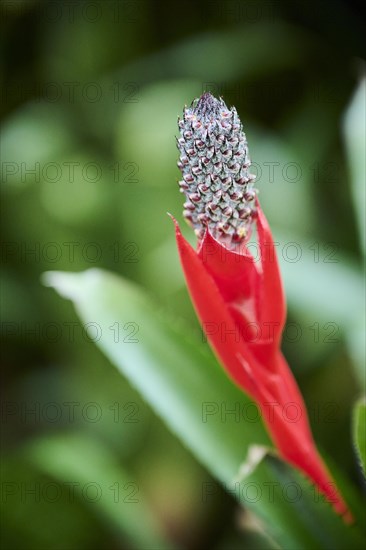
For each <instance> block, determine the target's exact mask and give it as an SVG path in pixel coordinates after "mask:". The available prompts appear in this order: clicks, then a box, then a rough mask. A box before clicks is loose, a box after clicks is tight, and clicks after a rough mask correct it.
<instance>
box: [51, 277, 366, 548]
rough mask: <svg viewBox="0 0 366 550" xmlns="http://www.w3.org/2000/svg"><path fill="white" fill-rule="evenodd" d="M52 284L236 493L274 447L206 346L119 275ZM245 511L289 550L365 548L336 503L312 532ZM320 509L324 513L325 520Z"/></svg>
mask: <svg viewBox="0 0 366 550" xmlns="http://www.w3.org/2000/svg"><path fill="white" fill-rule="evenodd" d="M45 281H46V284H48V285H49V286H53V287H54V288H56V289H57V291H58V292H59V293H60V294H61V295H62V296H64V297H66V298H69V299H71V300H73V302H74V304H75V307H76V310H77V312H78V314H79V316H80V318H81V320H82V321H83V323H85V325H84V329H85V328H87V325H88V324H90V325H89V326H93V327H94V334H95V333H96V331H95V328H96V327H97V328H98V330H97V337H96V338H95V339H96V340H97V342H96V343H97V344H98V346H99V347H100V348H101V349H102V350H103V351H104V352H105V354H106V355H107V356H108V357H109V358H110V360H111V361H112V362H113V363H114V364H115V365H116V366H117V367H118V368H119V369H120V370H121V372H122V373H123V374H124V375H125V376H126V377H127V378H128V379H129V381H130V382H131V383H132V384H133V385H134V386H135V387H136V388H137V389H138V390H139V391H140V392H141V394H142V395H143V396H144V397H145V399H146V400H147V401H148V402H149V403H150V405H151V406H152V407H153V408H154V409H155V411H156V412H157V413H158V414H159V415H160V416H161V417H162V419H163V420H164V422H165V423H166V424H167V425H168V426H169V427H170V429H171V430H172V431H173V432H175V433H176V434H177V436H178V437H179V438H180V439H181V440H182V441H183V442H184V443H185V444H186V445H187V446H188V447H189V448H190V449H191V451H192V452H193V454H194V455H195V456H196V457H197V458H198V459H199V460H200V461H201V462H202V463H203V464H204V465H205V466H206V467H207V469H208V470H209V471H210V472H211V473H212V474H213V475H214V476H215V477H216V478H217V479H218V480H220V482H221V483H222V484H224V486H225V488H226V489H227V490H228V491H231V492H233V491H235V487H236V486H237V476H238V472H239V470H240V465H241V464H242V463H243V460H244V458H245V457H246V456H247V454H248V451H249V448H250V446H251V445H253V444H256V445H257V446H258V445H259V446H263V445H268V443H269V439H268V436H267V434H266V432H265V430H264V427H263V425H262V422H261V421H260V420H259V418H258V417H255V414H254V405H253V404H252V403H251V402H250V400H249V399H248V398H247V397H246V396H245V395H244V394H243V393H242V392H241V391H240V390H239V389H238V388H237V387H235V386H234V385H233V384H232V383H231V382H230V380H229V379H228V378H227V376H226V374H225V373H224V371H223V369H222V368H221V367H220V366H219V365H218V364H217V362H216V361H214V360H213V359H212V356H211V355H210V354H207V353H206V352H205V346H203V345H201V346H200V345H199V343H198V342H191V341H190V340H189V339H188V338H187V334H186V333H185V331H184V330H183V329H182V327H180V326H177V324H176V323H174V322H172V321H170V320H167V319H166V318H163V317H162V316H161V314H159V312H157V310H156V307H155V306H154V304H153V303H151V302H150V301H149V299H148V298H147V297H146V296H145V295H144V294H143V292H142V291H141V290H140V289H139V288H138V287H136V286H135V285H133V284H132V283H130V282H127V281H125V280H123V279H121V278H118V277H117V276H115V275H112V274H110V273H107V272H103V271H101V270H97V269H93V270H89V271H86V272H83V273H77V274H75V273H60V272H51V273H48V274H46V278H45ZM116 329H118V331H117V332H116ZM258 471H259V473H261V472H262V470H258ZM251 475H252V478H251V479H253V481H255V482H256V483H260V484H262V487H263V488H264V489H265V488H266V485H265V484H266V483H272V484H273V483H280V486H281V483H282V482H283V480H282V479H279V478H278V471H277V470H276V469H268V468H267V469H266V470H265V472H264V474H263V475H262V474H261V475H257V473H256V469H254V470H253V473H252V474H251ZM202 489H204V488H202ZM236 496H237V495H236ZM245 506H246V507H248V508H249V509H251V510H252V511H253V512H254V513H255V514H256V515H257V516H258V517H260V518H261V519H262V521H263V523H264V528H265V529H272V530H273V529H274V524H276V528H275V529H274V531H273V532H274V535H273V536H274V537H275V542H276V543H277V544H279V545H280V546H281V547H283V548H289V549H290V548H291V550H292V549H293V548H308V547H309V546H308V542H309V541H310V540H311V541H312V542H314V541H316V544H315V542H314V544H313V547H315V548H320V547H321V546H322V541H323V539H324V537H327V540H328V539H329V540H332V541H333V542H332V546H330V547H331V548H339V549H341V548H342V549H343V548H344V545H343V546H342V545H341V544H338V541H340V542H341V543H342V544H343V541H344V540H346V539H347V537H348V535H349V536H350V537H351V539H350V541H351V542H350V544H351V545H352V547H353V548H356V547H362V544H359V540H360V539H357V536H356V535H355V536H354V537H355V538H353V535H352V532H351V530H350V529H349V528H348V527H346V526H345V525H344V524H343V522H342V520H341V519H340V518H339V517H338V516H337V515H336V514H335V513H334V512H333V510H332V509H331V507H330V505H329V504H324V503H321V504H319V503H318V502H312V503H310V502H309V503H308V504H307V506H309V507H311V506H312V521H314V525H313V526H312V527H311V531H310V532H308V531H309V525H307V523H306V521H305V520H306V516H304V517H303V516H302V514H299V515H298V516H297V515H296V514H294V513H293V511H292V508H291V506H288V505H286V506H284V504H283V503H282V502H280V503H279V504H278V509H277V505H276V506H274V505H273V504H271V503H269V506H266V505H265V503H264V502H263V500H260V501H255V502H253V501H251V500H250V499H246V501H245ZM319 506H321V509H322V510H323V509H324V511H322V515H321V516H320V517H319V519H317V518H318V516H317V510H318V507H319ZM272 514H273V517H272ZM278 516H281V518H282V519H281V522H280V523H278V522H277V519H276V518H277V517H278ZM273 518H274V519H273ZM304 521H305V523H304ZM277 523H278V524H277ZM324 530H325V531H326V532H325V533H324V532H323V531H324ZM328 531H329V532H328ZM333 532H334V533H335V535H333V534H332V533H333ZM341 535H342V536H341ZM355 541H356V542H357V544H355ZM357 545H358V546H357Z"/></svg>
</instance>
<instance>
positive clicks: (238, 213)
mask: <svg viewBox="0 0 366 550" xmlns="http://www.w3.org/2000/svg"><path fill="white" fill-rule="evenodd" d="M178 127H179V129H180V137H179V139H177V145H178V149H179V151H180V159H179V162H178V167H179V168H180V170H181V171H182V174H183V182H180V184H179V185H180V190H181V191H182V192H183V193H184V194H185V195H186V197H187V199H188V201H187V202H186V203H185V205H184V208H185V210H184V213H183V214H184V216H185V218H186V220H187V221H188V222H189V224H190V225H192V227H193V228H194V230H195V232H196V234H197V235H198V236H199V237H202V235H203V233H204V230H205V229H206V228H208V229H209V231H210V232H211V234H212V235H213V236H214V237H215V238H216V239H218V240H220V239H221V240H223V241H225V242H226V243H228V244H237V243H240V242H242V241H243V240H245V239H247V238H248V236H249V234H250V227H251V224H252V222H253V219H254V218H255V215H256V212H255V201H254V199H255V196H256V190H255V189H254V188H253V181H254V179H255V176H254V175H253V174H250V173H249V171H248V170H249V167H250V165H251V162H250V158H249V154H248V144H247V141H246V137H245V134H244V132H243V127H242V124H241V122H240V119H239V117H238V114H237V112H236V109H235V107H232V108H231V109H228V107H227V106H226V104H225V102H224V101H223V99H221V98H220V99H216V98H215V97H213V96H212V95H211V94H210V93H205V94H203V95H202V96H201V97H200V98H199V99H195V100H194V101H193V103H192V105H191V106H190V107H186V108H185V109H184V113H183V119H179V120H178Z"/></svg>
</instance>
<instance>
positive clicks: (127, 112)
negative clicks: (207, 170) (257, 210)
mask: <svg viewBox="0 0 366 550" xmlns="http://www.w3.org/2000/svg"><path fill="white" fill-rule="evenodd" d="M0 8H1V18H2V27H3V32H2V41H1V48H2V73H3V87H2V102H1V118H2V136H1V142H2V143H1V157H2V187H1V200H2V264H3V268H2V274H1V293H2V308H3V311H2V330H1V340H2V350H3V352H2V373H3V385H2V421H3V428H2V437H3V442H2V443H3V458H2V473H3V480H2V488H3V489H4V496H3V499H2V507H3V510H2V535H1V536H2V539H3V547H4V548H7V549H19V548H22V549H28V548H32V549H33V548H37V549H39V548H55V549H56V548H57V549H66V548H67V549H68V548H78V549H79V548H82V549H94V548H109V549H110V548H115V549H121V548H138V547H141V546H139V543H138V539H135V540H134V534H136V532H137V531H138V530H140V529H141V530H143V529H144V521H143V519H142V516H140V515H139V513H134V511H133V506H131V517H130V518H129V520H128V522H127V523H126V522H122V523H121V522H120V521H119V518H118V515H117V516H116V511H115V506H113V499H112V496H113V495H114V493H113V490H111V491H110V493H109V497H108V498H101V499H100V500H97V499H96V498H94V493H93V491H95V490H96V489H95V485H90V486H87V484H88V483H91V482H98V480H100V479H101V478H103V476H104V475H106V470H108V469H109V470H110V472H109V473H110V475H111V477H112V478H113V472H114V473H115V476H116V477H115V478H113V479H119V480H124V481H121V484H122V486H123V487H124V488H125V489H124V491H125V494H126V495H130V497H131V498H133V493H134V490H135V489H136V488H137V487H138V488H139V490H140V489H141V491H142V492H143V494H144V498H145V501H144V502H145V504H144V505H145V506H146V509H147V514H148V515H149V517H150V516H151V517H152V521H153V522H154V523H156V524H158V525H159V527H160V528H161V530H162V532H163V533H164V536H165V537H166V540H167V547H169V548H173V547H177V548H189V549H195V548H202V547H203V546H204V547H206V548H236V547H238V548H239V547H240V548H243V547H247V548H254V547H255V545H256V544H257V543H256V541H255V540H254V538H252V535H250V534H247V535H245V536H243V534H241V535H240V537H241V538H239V531H240V520H239V519H238V510H237V504H236V502H235V501H234V499H233V498H232V496H231V495H229V494H227V493H225V492H224V491H218V492H217V493H216V494H215V495H214V496H213V497H212V499H210V502H202V498H201V493H200V490H199V489H198V488H199V487H200V486H202V483H204V482H210V481H212V480H211V477H210V475H209V473H207V472H206V471H205V469H204V468H203V467H202V466H200V464H199V463H198V462H197V461H196V460H195V459H194V458H193V457H192V456H191V455H190V453H189V452H188V451H187V450H186V449H185V448H184V446H183V445H182V444H181V443H180V442H179V441H178V439H177V438H176V437H175V436H174V435H172V434H171V433H169V431H168V430H167V429H166V428H165V427H164V425H163V423H162V422H161V420H160V419H158V418H157V417H156V416H155V415H154V414H153V412H152V411H151V410H150V408H149V406H148V405H147V404H146V403H145V402H144V401H143V400H142V399H141V397H140V396H139V395H138V394H137V393H136V392H135V391H134V390H133V389H132V388H131V387H130V385H129V384H128V382H127V381H125V380H124V379H123V377H122V376H121V375H120V374H119V373H118V372H117V370H116V369H115V367H114V366H113V365H111V364H110V363H109V361H108V360H107V359H105V358H104V357H103V355H102V354H101V352H100V351H99V350H98V349H97V347H96V346H95V344H94V342H93V334H92V333H90V331H89V333H88V331H87V330H85V329H84V328H83V327H82V326H81V325H80V323H79V321H78V319H77V316H76V314H75V312H74V309H73V307H72V305H71V304H70V303H69V302H66V301H64V300H62V299H61V298H60V297H59V296H57V295H56V293H55V292H54V291H52V290H51V289H48V288H45V287H44V286H43V285H42V282H41V275H42V273H44V272H45V271H48V270H55V269H56V270H66V271H81V270H84V269H87V268H90V267H102V268H105V269H108V270H111V271H113V272H115V273H117V274H119V275H122V276H123V277H126V278H127V279H131V280H133V281H135V282H136V283H138V284H139V285H141V286H142V287H143V288H144V289H145V290H146V291H147V292H148V293H149V294H150V296H151V297H152V299H153V300H154V301H155V302H156V304H157V307H158V308H160V309H161V311H162V312H163V313H164V312H165V311H166V312H168V313H169V315H172V316H174V317H176V318H179V319H184V320H185V321H187V322H188V324H189V326H190V330H191V331H192V336H193V337H194V338H196V339H197V342H199V341H201V340H202V337H201V333H200V329H199V326H198V323H197V321H196V319H195V316H194V313H193V310H192V306H191V304H190V301H189V298H188V295H187V291H186V288H185V285H184V281H183V278H182V275H181V271H180V266H179V263H178V257H177V253H176V250H175V243H174V236H173V228H172V224H171V221H170V220H169V218H168V217H167V215H166V212H167V211H169V212H171V213H172V214H174V215H175V216H176V217H177V218H178V219H179V220H180V221H182V217H181V211H182V195H180V193H179V192H178V186H177V180H178V179H179V172H178V169H177V167H176V160H177V156H178V154H177V150H176V146H175V135H176V134H177V126H176V121H177V116H178V115H180V114H181V112H182V109H183V106H184V105H185V104H189V103H190V102H191V101H192V100H193V99H194V98H195V97H197V96H199V95H200V94H201V93H203V92H204V91H211V92H212V93H214V94H215V95H216V96H219V95H221V96H223V98H224V99H225V101H226V102H227V103H228V104H229V105H235V106H236V108H237V110H238V112H239V115H240V117H241V120H242V122H243V124H244V128H245V131H246V134H247V138H248V140H249V147H250V152H251V157H252V160H253V163H254V165H253V172H256V173H257V187H258V189H259V192H260V199H261V202H262V205H263V208H264V210H265V213H266V215H267V217H268V219H269V221H270V223H271V226H272V227H273V231H274V233H275V235H276V236H278V239H279V241H280V242H281V243H282V245H281V246H280V247H279V256H280V259H281V262H282V267H283V273H284V278H285V284H286V291H287V295H288V301H289V314H288V328H287V331H286V333H285V337H284V343H283V348H284V352H285V354H286V356H287V357H288V359H289V361H290V364H291V365H292V368H293V370H294V372H295V375H296V377H297V379H298V381H299V383H300V385H301V388H302V390H303V392H304V395H305V398H306V401H307V404H308V406H309V411H310V417H311V421H312V425H313V429H314V433H315V437H316V439H317V441H318V442H319V444H320V446H321V448H322V449H323V450H324V451H325V452H327V453H328V454H329V455H331V457H332V459H333V461H334V463H335V464H337V466H338V467H339V468H342V469H343V471H344V472H345V474H346V475H347V476H348V477H349V478H350V479H351V481H352V482H353V483H354V485H355V486H360V485H361V479H360V476H359V471H358V468H357V461H356V459H355V456H354V453H353V451H352V443H351V437H350V415H351V410H352V405H353V403H354V401H355V399H356V398H357V397H358V396H359V395H360V394H361V393H362V389H363V376H362V365H363V360H364V355H363V354H364V345H363V312H362V302H363V284H362V265H363V263H362V258H363V251H364V241H363V240H362V237H361V235H362V224H363V223H364V222H363V220H364V217H363V216H364V205H363V192H364V191H363V186H364V180H363V178H364V173H363V170H364V164H363V154H364V152H363V146H364V141H362V140H364V118H363V117H364V108H365V106H364V102H365V91H364V84H363V83H362V82H364V81H362V78H363V74H364V61H363V59H364V57H365V51H364V42H363V36H362V31H363V22H362V15H361V2H356V1H348V2H346V1H341V0H332V1H328V2H325V1H321V2H310V1H305V0H304V1H302V0H288V1H286V0H265V1H254V0H227V1H224V0H212V1H202V2H193V1H192V2H190V1H184V0H182V1H181V2H179V3H171V4H165V3H163V2H158V1H147V0H126V1H125V0H120V1H118V0H112V1H110V0H105V1H101V0H96V1H87V0H85V1H80V2H79V1H74V0H72V1H70V2H62V1H59V2H55V1H36V0H24V1H21V0H14V1H11V0H4V1H1V3H0ZM185 234H186V235H187V237H188V238H189V239H190V240H191V242H193V235H191V232H190V230H189V229H188V228H187V229H185ZM283 243H285V244H283ZM34 445H36V449H38V452H33V453H29V448H33V447H32V446H34ZM60 457H61V458H60ZM89 457H90V458H91V457H93V460H90V462H89ZM109 470H108V471H109ZM72 483H74V484H76V485H75V487H76V488H75V494H74V497H73V498H71V496H70V490H69V489H70V486H71V485H72ZM60 487H61V490H60ZM45 488H46V489H45ZM44 489H45V492H44ZM66 489H67V490H66ZM361 489H362V488H361ZM32 491H33V493H32ZM131 495H132V496H131ZM127 524H128V525H129V526H130V527H128V526H127V527H126V525H127Z"/></svg>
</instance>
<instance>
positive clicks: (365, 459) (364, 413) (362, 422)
mask: <svg viewBox="0 0 366 550" xmlns="http://www.w3.org/2000/svg"><path fill="white" fill-rule="evenodd" d="M353 441H354V444H355V447H356V451H357V454H358V457H359V459H360V463H361V468H362V470H363V473H364V475H365V476H366V398H365V397H364V398H362V399H360V400H359V401H358V402H357V403H356V405H355V408H354V413H353Z"/></svg>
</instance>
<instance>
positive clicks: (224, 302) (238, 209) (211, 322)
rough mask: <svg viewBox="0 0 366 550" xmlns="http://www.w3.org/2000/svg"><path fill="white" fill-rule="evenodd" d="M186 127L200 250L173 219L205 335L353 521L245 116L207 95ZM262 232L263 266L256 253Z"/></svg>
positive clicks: (189, 195)
mask: <svg viewBox="0 0 366 550" xmlns="http://www.w3.org/2000/svg"><path fill="white" fill-rule="evenodd" d="M178 124H179V129H180V137H179V139H178V140H177V144H178V148H179V151H180V159H179V162H178V167H179V168H180V170H181V171H182V174H183V179H182V181H180V182H179V186H180V190H181V191H182V192H183V193H184V194H185V196H186V202H185V204H184V213H183V214H184V217H185V218H186V220H187V222H188V223H189V225H190V226H191V227H193V229H194V231H195V233H196V235H197V237H198V245H197V251H195V250H194V249H193V248H192V247H191V245H190V244H189V243H188V242H187V241H186V240H185V239H184V237H183V236H182V234H181V231H180V229H179V225H178V223H177V222H176V221H175V220H174V218H173V221H174V223H175V227H176V239H177V245H178V250H179V255H180V260H181V264H182V267H183V271H184V274H185V278H186V282H187V285H188V289H189V292H190V296H191V299H192V302H193V304H194V307H195V310H196V313H197V316H198V318H199V320H200V322H201V325H202V328H203V331H204V332H205V334H206V336H207V339H208V341H209V343H210V345H211V347H212V348H213V350H214V351H215V353H216V355H217V357H218V358H219V360H220V362H221V363H222V365H223V366H224V368H225V370H226V371H227V373H228V374H229V376H230V377H231V378H232V380H234V382H235V383H236V384H237V385H238V386H239V387H240V388H241V389H242V390H243V391H244V392H245V393H246V394H247V395H249V396H250V397H251V398H252V399H253V400H254V401H255V402H256V403H257V405H258V407H259V408H260V411H261V413H262V416H263V419H264V422H265V424H266V427H267V430H268V432H269V434H270V436H271V438H272V441H273V443H274V444H275V445H276V447H277V449H278V452H279V454H280V456H281V457H282V458H283V459H285V460H286V461H288V462H289V463H290V464H291V465H292V466H294V467H296V468H298V469H299V470H300V471H301V472H303V473H304V474H305V475H306V476H307V477H308V478H309V479H310V480H311V481H312V482H313V483H314V484H315V485H316V486H317V487H318V488H319V490H320V491H321V493H322V494H324V495H325V496H326V498H327V499H328V500H329V501H330V502H332V504H333V506H334V508H335V510H336V511H337V512H338V513H339V514H341V515H343V517H344V519H345V521H348V522H351V521H352V515H351V513H350V512H349V510H348V508H347V505H346V503H345V502H344V500H343V498H342V496H341V494H340V492H339V491H338V489H337V488H336V485H335V483H334V480H333V479H332V477H331V475H330V473H329V471H328V469H327V467H326V466H325V464H324V462H323V460H322V458H321V457H320V455H319V453H318V451H317V449H316V446H315V443H314V440H313V437H312V434H311V430H310V425H309V421H308V416H307V413H306V408H305V404H304V401H303V398H302V396H301V393H300V390H299V388H298V386H297V383H296V381H295V378H294V376H293V374H292V372H291V370H290V368H289V366H288V364H287V362H286V360H285V358H284V356H283V355H282V353H281V349H280V345H281V336H282V331H283V328H284V324H285V319H286V302H285V296H284V290H283V284H282V279H281V274H280V270H279V265H278V260H277V255H276V251H275V246H274V242H273V238H272V234H271V230H270V227H269V225H268V222H267V220H266V218H265V217H264V214H263V212H262V209H261V207H260V204H259V202H258V199H257V196H256V190H255V188H254V187H253V182H254V179H255V176H253V175H251V174H250V173H249V168H250V164H251V162H250V158H249V153H248V145H247V140H246V136H245V134H244V132H243V128H242V124H241V122H240V119H239V117H238V114H237V112H236V109H235V108H234V107H232V108H231V109H228V107H227V106H226V104H225V102H224V101H223V100H222V99H219V100H218V99H216V98H214V97H213V96H212V95H211V94H209V93H205V94H203V95H202V97H201V98H200V99H198V100H197V99H196V100H195V101H194V102H193V103H192V105H191V107H186V108H185V109H184V115H183V119H181V120H179V121H178ZM253 226H255V228H256V238H257V245H258V247H259V251H260V262H258V261H256V260H255V259H254V257H253V256H252V255H251V253H250V251H249V247H248V240H249V238H250V234H251V229H252V227H253ZM284 411H286V414H284ZM291 411H292V413H291ZM291 414H292V417H291Z"/></svg>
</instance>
